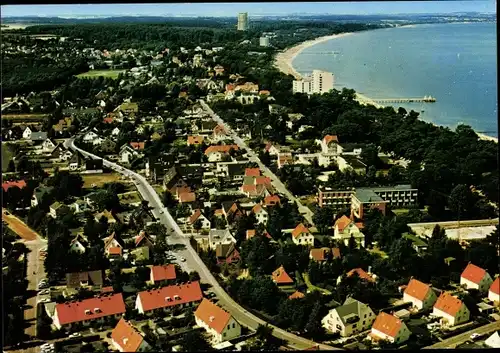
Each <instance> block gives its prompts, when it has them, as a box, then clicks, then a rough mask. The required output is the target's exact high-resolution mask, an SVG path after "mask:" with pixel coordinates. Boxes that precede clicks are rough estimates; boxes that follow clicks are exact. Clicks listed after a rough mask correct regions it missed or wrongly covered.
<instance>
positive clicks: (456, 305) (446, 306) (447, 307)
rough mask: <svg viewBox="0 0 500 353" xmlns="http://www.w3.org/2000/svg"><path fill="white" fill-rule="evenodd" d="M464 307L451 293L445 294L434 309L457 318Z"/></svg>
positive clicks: (440, 297) (442, 294)
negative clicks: (457, 314)
mask: <svg viewBox="0 0 500 353" xmlns="http://www.w3.org/2000/svg"><path fill="white" fill-rule="evenodd" d="M462 305H463V303H462V301H461V300H460V299H458V298H456V297H454V296H453V295H451V294H450V293H446V292H443V293H441V295H440V296H439V298H438V300H437V301H436V304H434V309H437V310H440V311H442V312H444V313H446V314H449V315H451V316H453V317H455V315H456V313H457V312H458V311H459V310H460V308H461V307H462Z"/></svg>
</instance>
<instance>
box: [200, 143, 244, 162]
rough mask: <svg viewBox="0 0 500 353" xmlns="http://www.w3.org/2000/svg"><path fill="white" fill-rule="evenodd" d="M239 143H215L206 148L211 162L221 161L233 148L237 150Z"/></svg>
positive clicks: (206, 153)
mask: <svg viewBox="0 0 500 353" xmlns="http://www.w3.org/2000/svg"><path fill="white" fill-rule="evenodd" d="M238 149H239V148H238V145H213V146H210V147H208V148H207V149H206V150H205V155H206V156H207V157H208V161H209V162H220V161H221V160H222V157H223V156H227V155H229V153H230V152H231V150H234V151H237V150H238Z"/></svg>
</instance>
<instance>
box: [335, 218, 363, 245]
mask: <svg viewBox="0 0 500 353" xmlns="http://www.w3.org/2000/svg"><path fill="white" fill-rule="evenodd" d="M361 227H362V225H361V223H355V222H354V221H352V220H351V219H349V218H348V217H347V216H346V215H343V216H342V217H340V218H339V219H337V221H335V224H334V226H333V231H334V232H333V239H335V240H339V241H342V242H344V244H345V245H346V246H347V245H349V239H351V236H352V237H354V240H355V241H356V243H358V244H361V245H362V246H365V235H364V234H363V233H362V232H361V229H360V228H361Z"/></svg>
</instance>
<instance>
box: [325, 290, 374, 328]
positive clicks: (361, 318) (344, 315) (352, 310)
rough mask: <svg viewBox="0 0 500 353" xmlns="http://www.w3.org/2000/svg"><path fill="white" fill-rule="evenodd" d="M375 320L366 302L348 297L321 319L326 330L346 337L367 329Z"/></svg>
mask: <svg viewBox="0 0 500 353" xmlns="http://www.w3.org/2000/svg"><path fill="white" fill-rule="evenodd" d="M374 320H375V313H374V312H373V310H372V309H371V308H370V306H368V305H367V304H364V303H362V302H360V301H359V300H356V299H354V298H352V297H348V298H347V299H346V300H345V302H344V304H342V305H340V306H337V307H336V308H334V309H331V310H330V311H329V312H328V314H327V315H326V316H325V317H324V318H323V319H322V320H321V325H322V326H323V327H324V328H325V329H326V330H328V331H330V332H333V333H336V332H338V333H340V335H341V336H342V337H348V336H351V335H353V334H357V333H360V332H363V331H366V330H368V329H369V328H370V327H371V326H372V323H373V321H374Z"/></svg>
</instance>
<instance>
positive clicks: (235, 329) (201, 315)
mask: <svg viewBox="0 0 500 353" xmlns="http://www.w3.org/2000/svg"><path fill="white" fill-rule="evenodd" d="M194 318H195V321H196V325H198V326H199V327H203V328H204V329H205V330H206V331H207V333H208V334H209V335H210V336H211V337H212V339H211V343H212V344H214V345H215V344H217V343H221V342H224V341H229V340H232V339H234V338H237V337H240V336H241V325H240V324H239V323H238V322H237V321H236V320H235V319H234V317H232V316H231V314H230V313H228V312H227V311H225V310H224V309H222V308H221V307H219V306H218V305H216V304H214V303H212V302H211V301H210V300H208V299H205V298H204V299H203V300H202V302H201V303H200V305H198V308H196V311H195V312H194Z"/></svg>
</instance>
